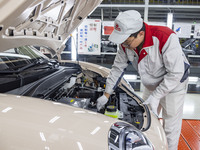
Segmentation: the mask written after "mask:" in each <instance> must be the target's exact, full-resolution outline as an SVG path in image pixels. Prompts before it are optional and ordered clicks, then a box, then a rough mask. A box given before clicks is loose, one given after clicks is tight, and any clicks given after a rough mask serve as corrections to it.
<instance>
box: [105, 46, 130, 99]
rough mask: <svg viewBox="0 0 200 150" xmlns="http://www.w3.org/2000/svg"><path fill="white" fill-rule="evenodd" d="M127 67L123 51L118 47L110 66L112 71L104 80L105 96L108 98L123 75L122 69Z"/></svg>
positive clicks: (126, 59)
mask: <svg viewBox="0 0 200 150" xmlns="http://www.w3.org/2000/svg"><path fill="white" fill-rule="evenodd" d="M127 66H128V58H127V55H126V53H125V52H124V50H123V49H122V47H121V45H119V50H118V52H117V54H116V57H115V61H114V64H113V66H112V69H111V71H110V74H109V76H108V78H107V80H106V89H105V93H106V94H105V95H107V96H108V97H109V96H110V94H112V92H113V91H114V89H115V88H116V87H117V85H118V84H119V82H120V81H121V78H122V77H123V74H124V69H125V68H126V67H127Z"/></svg>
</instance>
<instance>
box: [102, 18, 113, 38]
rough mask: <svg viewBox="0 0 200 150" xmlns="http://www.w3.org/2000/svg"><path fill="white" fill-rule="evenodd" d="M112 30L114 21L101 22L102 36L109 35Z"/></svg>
mask: <svg viewBox="0 0 200 150" xmlns="http://www.w3.org/2000/svg"><path fill="white" fill-rule="evenodd" d="M113 30H114V21H104V22H102V35H110V34H111V33H112V32H113Z"/></svg>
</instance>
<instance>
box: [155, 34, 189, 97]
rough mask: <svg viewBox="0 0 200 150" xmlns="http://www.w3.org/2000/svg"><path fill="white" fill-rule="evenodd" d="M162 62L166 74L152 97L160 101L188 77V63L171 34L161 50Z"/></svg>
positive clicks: (175, 38) (175, 36)
mask: <svg viewBox="0 0 200 150" xmlns="http://www.w3.org/2000/svg"><path fill="white" fill-rule="evenodd" d="M161 55H162V56H163V62H164V65H165V68H166V71H167V73H166V74H165V75H164V79H163V81H162V82H161V83H160V84H159V86H158V87H157V88H156V90H154V91H153V93H152V96H153V97H155V98H157V99H161V98H162V97H164V96H166V95H167V94H168V93H169V92H170V91H172V90H173V89H174V88H176V87H177V86H178V85H180V84H181V83H182V82H184V81H185V80H186V79H187V77H188V72H189V66H190V65H189V63H188V61H187V59H186V57H185V55H184V53H183V51H182V48H181V45H180V43H179V39H178V36H177V35H176V34H174V33H173V34H171V35H170V36H169V38H168V40H167V42H166V43H165V45H164V46H163V48H162V54H161Z"/></svg>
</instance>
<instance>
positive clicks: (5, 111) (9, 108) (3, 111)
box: [1, 107, 13, 113]
mask: <svg viewBox="0 0 200 150" xmlns="http://www.w3.org/2000/svg"><path fill="white" fill-rule="evenodd" d="M11 109H13V108H12V107H7V108H5V109H4V110H2V111H1V112H2V113H7V112H8V111H9V110H11Z"/></svg>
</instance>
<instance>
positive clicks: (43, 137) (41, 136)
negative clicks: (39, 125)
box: [40, 132, 47, 142]
mask: <svg viewBox="0 0 200 150" xmlns="http://www.w3.org/2000/svg"><path fill="white" fill-rule="evenodd" d="M40 138H41V140H42V141H44V142H46V141H47V140H46V138H45V136H44V133H43V132H40Z"/></svg>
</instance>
